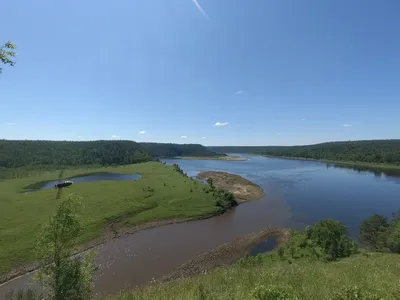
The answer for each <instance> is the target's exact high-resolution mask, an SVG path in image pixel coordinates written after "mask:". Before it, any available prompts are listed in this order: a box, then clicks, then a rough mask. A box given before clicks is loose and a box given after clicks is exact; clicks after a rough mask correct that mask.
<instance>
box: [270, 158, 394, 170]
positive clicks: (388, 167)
mask: <svg viewBox="0 0 400 300" xmlns="http://www.w3.org/2000/svg"><path fill="white" fill-rule="evenodd" d="M263 156H265V157H270V158H280V159H289V160H306V161H316V162H323V163H327V164H333V165H337V166H349V167H364V168H368V169H375V170H379V169H381V170H399V171H400V166H398V165H391V164H374V163H367V162H361V161H357V162H352V161H335V160H328V159H313V158H305V157H289V156H274V155H266V154H264V155H263Z"/></svg>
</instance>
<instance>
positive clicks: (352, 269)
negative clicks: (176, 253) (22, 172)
mask: <svg viewBox="0 0 400 300" xmlns="http://www.w3.org/2000/svg"><path fill="white" fill-rule="evenodd" d="M399 266H400V256H399V255H391V254H381V253H373V254H371V255H369V256H366V255H356V256H352V257H349V258H346V259H343V260H340V261H338V262H331V263H326V262H321V261H308V260H306V259H298V260H295V261H291V260H281V259H279V257H278V256H277V255H273V254H270V255H265V256H261V257H259V258H258V259H248V260H247V261H242V263H237V264H235V265H233V266H232V267H227V268H220V269H216V270H214V271H211V272H209V273H207V274H206V275H200V276H198V277H193V278H188V279H184V280H180V281H173V282H169V283H167V284H161V285H155V286H151V287H149V288H147V289H142V290H136V291H133V292H132V293H129V294H125V295H121V296H120V297H116V299H119V300H139V299H140V300H144V299H152V300H168V299H170V300H197V299H220V300H264V299H265V300H268V299H284V300H325V299H326V300H328V299H334V300H350V299H360V300H378V299H381V300H396V299H399V297H398V296H396V295H400V290H399V287H400V282H399V279H398V278H400V267H399ZM281 290H283V291H284V292H286V293H287V296H286V297H284V296H282V294H283V293H284V292H282V294H281V296H280V297H279V296H277V295H276V294H278V293H277V292H278V291H281ZM345 291H346V292H347V293H346V292H345ZM351 291H352V292H353V293H352V294H353V297H354V293H357V294H358V297H354V298H353V297H348V296H347V297H346V294H347V295H348V294H351ZM268 292H269V293H268ZM376 292H378V293H379V296H380V297H368V296H365V295H366V294H367V295H368V293H376ZM267 293H268V294H267ZM271 294H272V295H271ZM273 295H274V296H275V297H273ZM362 295H364V296H362ZM268 296H269V297H268Z"/></svg>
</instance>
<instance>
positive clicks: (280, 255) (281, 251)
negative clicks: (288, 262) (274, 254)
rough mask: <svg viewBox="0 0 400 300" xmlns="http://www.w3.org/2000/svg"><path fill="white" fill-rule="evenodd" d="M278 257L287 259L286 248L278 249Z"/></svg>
mask: <svg viewBox="0 0 400 300" xmlns="http://www.w3.org/2000/svg"><path fill="white" fill-rule="evenodd" d="M278 255H279V257H280V258H281V259H284V258H285V248H284V247H279V248H278Z"/></svg>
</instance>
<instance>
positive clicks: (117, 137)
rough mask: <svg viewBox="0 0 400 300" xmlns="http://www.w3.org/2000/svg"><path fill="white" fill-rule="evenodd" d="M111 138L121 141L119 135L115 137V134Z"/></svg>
mask: <svg viewBox="0 0 400 300" xmlns="http://www.w3.org/2000/svg"><path fill="white" fill-rule="evenodd" d="M111 137H112V138H113V139H120V138H121V137H120V136H119V135H115V134H113V135H112V136H111Z"/></svg>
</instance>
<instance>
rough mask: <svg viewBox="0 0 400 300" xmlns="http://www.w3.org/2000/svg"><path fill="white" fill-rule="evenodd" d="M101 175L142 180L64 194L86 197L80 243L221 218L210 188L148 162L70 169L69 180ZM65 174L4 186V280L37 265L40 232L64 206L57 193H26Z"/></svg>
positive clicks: (0, 253) (0, 231) (0, 211)
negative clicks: (129, 229)
mask: <svg viewBox="0 0 400 300" xmlns="http://www.w3.org/2000/svg"><path fill="white" fill-rule="evenodd" d="M96 172H115V173H122V174H133V173H135V174H141V175H142V177H141V179H139V180H138V181H99V182H90V183H76V184H74V185H72V186H71V187H69V188H66V189H64V190H63V191H62V194H63V195H67V194H68V193H72V192H73V193H74V194H77V195H80V196H82V197H83V203H84V209H83V218H84V222H85V230H84V232H83V235H82V237H80V239H79V241H77V242H78V243H84V242H88V241H91V240H93V239H95V238H97V237H99V236H101V235H102V232H103V230H104V227H105V225H106V224H107V223H109V222H111V221H115V220H118V221H121V220H122V221H123V222H124V223H125V224H126V225H127V226H133V225H138V224H143V223H146V222H150V221H159V220H165V219H175V218H188V217H197V216H203V215H208V214H212V213H216V212H217V211H218V208H217V207H216V206H215V200H214V198H213V196H212V194H211V193H205V192H204V191H203V188H204V186H205V185H203V184H202V183H199V182H194V181H193V180H191V179H190V178H186V177H184V176H182V175H181V174H179V173H178V172H176V171H175V170H174V169H173V167H171V166H166V165H164V164H161V163H155V162H149V163H142V164H135V165H129V166H121V167H107V168H95V169H93V168H88V169H71V170H69V169H66V170H64V172H63V177H64V178H71V177H73V176H74V175H78V174H79V175H82V174H85V173H96ZM59 174H60V171H53V172H51V171H49V172H43V173H42V174H41V175H37V176H34V177H26V178H21V179H10V180H5V181H2V182H0V191H1V192H0V245H1V246H0V274H4V273H6V272H8V271H10V270H11V269H12V268H15V267H18V266H21V265H25V264H27V263H31V262H34V261H35V249H34V245H35V241H36V236H37V234H38V230H39V229H40V228H41V226H42V224H44V223H45V222H47V221H48V219H49V216H50V215H51V214H52V213H53V212H54V210H55V208H56V206H57V203H58V202H59V200H56V190H55V189H49V190H42V191H36V192H32V193H28V194H25V193H22V191H23V190H24V188H25V187H27V186H34V185H35V183H37V182H44V181H48V180H57V179H58V177H59Z"/></svg>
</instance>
